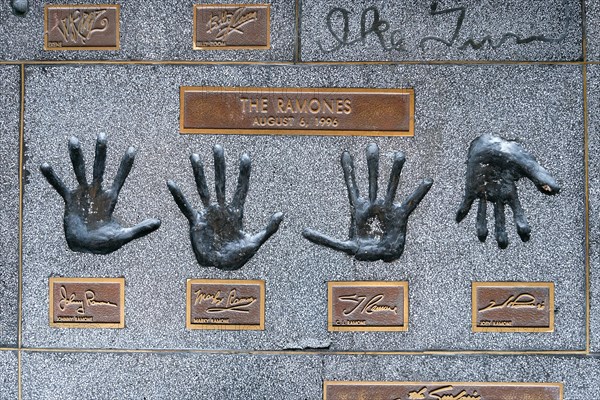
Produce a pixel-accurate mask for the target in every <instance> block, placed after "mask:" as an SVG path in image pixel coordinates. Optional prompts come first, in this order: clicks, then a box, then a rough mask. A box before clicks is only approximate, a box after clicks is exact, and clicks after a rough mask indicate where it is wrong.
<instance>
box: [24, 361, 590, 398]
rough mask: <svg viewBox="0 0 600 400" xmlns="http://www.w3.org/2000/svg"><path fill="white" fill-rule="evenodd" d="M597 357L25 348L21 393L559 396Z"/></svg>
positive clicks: (582, 379)
mask: <svg viewBox="0 0 600 400" xmlns="http://www.w3.org/2000/svg"><path fill="white" fill-rule="evenodd" d="M598 371H600V359H598V358H595V357H542V356H527V357H525V356H510V357H498V356H496V357H494V356H451V357H444V356H323V355H279V356H273V355H232V354H197V353H196V354H194V353H179V354H173V353H164V354H157V353H87V352H86V353H45V352H25V353H24V354H23V399H51V398H55V397H56V394H57V393H60V398H61V399H63V400H70V399H79V398H82V397H86V398H94V399H109V398H111V399H112V398H119V399H141V398H147V399H158V398H166V397H169V398H177V399H192V398H193V399H213V398H215V397H223V396H226V397H227V398H228V399H257V400H258V399H275V398H280V397H282V396H284V397H285V398H286V399H299V400H300V399H303V400H304V399H310V400H318V399H322V398H323V395H322V382H323V380H332V381H342V380H343V381H348V380H350V381H360V380H365V381H417V382H419V381H465V382H469V381H471V382H473V381H474V382H482V381H483V382H486V381H487V382H559V383H563V384H564V400H579V399H585V398H588V397H589V396H590V393H593V392H594V391H596V390H597V388H598V387H599V385H600V373H599V372H598Z"/></svg>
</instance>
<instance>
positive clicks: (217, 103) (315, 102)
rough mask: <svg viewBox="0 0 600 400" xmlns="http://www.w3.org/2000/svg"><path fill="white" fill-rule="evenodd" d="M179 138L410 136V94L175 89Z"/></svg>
mask: <svg viewBox="0 0 600 400" xmlns="http://www.w3.org/2000/svg"><path fill="white" fill-rule="evenodd" d="M180 103H181V104H180V117H179V122H180V132H181V133H208V134H213V133H233V134H283V135H289V134H297V135H357V136H361V135H362V136H413V133H414V91H413V90H412V89H351V88H348V89H339V88H252V87H237V88H224V87H187V86H182V87H181V88H180Z"/></svg>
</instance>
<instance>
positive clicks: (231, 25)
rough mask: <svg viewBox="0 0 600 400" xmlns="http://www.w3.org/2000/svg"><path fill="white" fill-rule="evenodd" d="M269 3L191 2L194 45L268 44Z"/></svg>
mask: <svg viewBox="0 0 600 400" xmlns="http://www.w3.org/2000/svg"><path fill="white" fill-rule="evenodd" d="M270 7H271V6H270V5H269V4H198V5H195V6H194V49H196V50H235V49H242V50H243V49H268V48H270V47H271V43H270V42H271V17H270V10H271V8H270Z"/></svg>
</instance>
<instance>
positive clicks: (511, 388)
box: [323, 381, 563, 400]
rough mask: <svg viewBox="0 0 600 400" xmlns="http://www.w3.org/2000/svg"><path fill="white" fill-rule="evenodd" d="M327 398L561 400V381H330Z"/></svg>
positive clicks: (325, 398) (345, 399) (324, 391)
mask: <svg viewBox="0 0 600 400" xmlns="http://www.w3.org/2000/svg"><path fill="white" fill-rule="evenodd" d="M323 386H324V387H323V399H324V400H361V399H382V400H383V399H385V400H439V399H448V400H459V399H460V400H514V399H535V400H562V398H563V385H562V383H527V382H524V383H521V382H519V383H513V382H493V383H492V382H331V381H325V382H324V384H323Z"/></svg>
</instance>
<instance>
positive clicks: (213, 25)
mask: <svg viewBox="0 0 600 400" xmlns="http://www.w3.org/2000/svg"><path fill="white" fill-rule="evenodd" d="M257 19H258V13H257V12H256V11H248V9H247V8H246V7H240V8H237V9H236V10H235V11H234V12H232V13H230V12H227V11H221V12H220V13H219V14H216V15H215V14H213V15H212V16H211V17H210V20H209V21H208V23H207V24H206V25H207V27H208V31H207V33H212V32H214V31H216V32H217V35H216V36H215V39H222V40H225V39H227V37H229V35H231V34H232V33H234V32H237V33H240V34H242V35H243V34H244V31H243V30H241V29H240V28H241V27H242V26H244V25H246V24H249V23H250V22H253V21H256V20H257Z"/></svg>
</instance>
